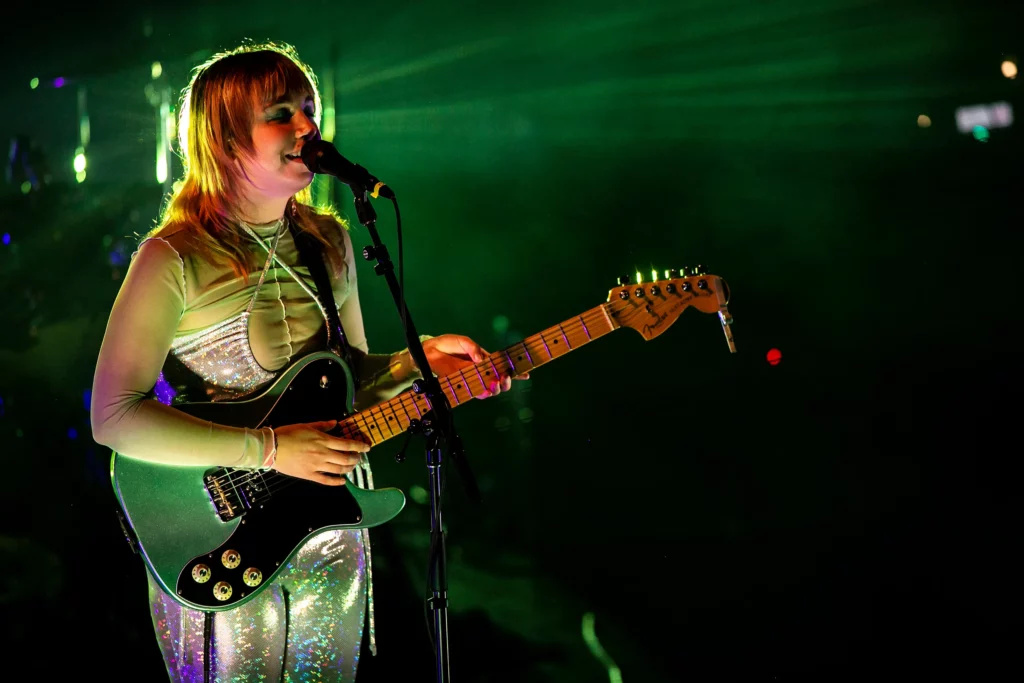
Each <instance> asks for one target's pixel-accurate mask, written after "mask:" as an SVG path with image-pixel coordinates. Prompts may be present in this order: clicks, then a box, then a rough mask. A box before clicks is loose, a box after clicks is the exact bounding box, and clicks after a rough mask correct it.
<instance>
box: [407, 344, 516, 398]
mask: <svg viewBox="0 0 1024 683" xmlns="http://www.w3.org/2000/svg"><path fill="white" fill-rule="evenodd" d="M423 353H424V354H426V356H427V362H428V363H430V369H431V370H433V371H434V374H435V375H437V376H438V377H445V376H447V375H450V374H452V373H453V372H457V371H459V370H461V369H462V368H464V367H466V366H469V365H473V364H475V363H482V362H483V361H485V360H487V356H489V355H490V353H488V352H487V351H485V350H484V348H483V347H482V346H480V345H479V344H477V343H476V342H475V341H473V340H472V339H470V338H469V337H464V336H462V335H461V334H442V335H438V336H436V337H431V338H430V339H427V340H426V341H424V342H423ZM529 378H530V374H529V373H523V374H521V375H518V376H517V377H515V379H529ZM512 379H513V378H512V377H510V376H509V375H507V374H505V375H501V376H500V377H498V378H497V379H494V380H491V381H490V382H489V384H490V386H488V387H487V388H486V390H485V391H484V392H483V393H481V394H476V395H475V396H474V397H473V398H488V397H489V396H495V395H497V394H500V393H501V392H502V391H508V390H509V389H511V388H512Z"/></svg>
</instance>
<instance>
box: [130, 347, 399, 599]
mask: <svg viewBox="0 0 1024 683" xmlns="http://www.w3.org/2000/svg"><path fill="white" fill-rule="evenodd" d="M352 395H353V381H352V374H351V372H350V371H349V369H348V367H347V366H346V365H345V363H344V362H343V361H342V360H341V359H340V358H338V357H337V356H335V355H334V354H332V353H329V352H318V353H313V354H310V355H308V356H305V357H303V358H301V359H299V360H298V361H296V362H295V363H293V364H292V365H291V366H289V367H288V368H287V369H286V370H285V371H284V372H282V373H281V375H280V376H279V377H278V378H277V380H275V381H274V383H273V384H272V385H271V386H270V387H269V388H268V389H266V390H265V391H263V392H262V393H261V394H259V395H258V396H255V397H253V398H250V399H246V400H242V401H232V402H223V403H216V402H214V403H185V404H181V405H178V406H175V407H176V408H177V409H179V410H182V411H183V412H186V413H188V414H190V415H194V416H196V417H199V418H201V419H204V420H210V421H212V422H214V423H217V424H226V425H230V426H236V427H250V428H258V427H265V426H271V427H274V426H284V425H288V424H296V423H300V422H316V421H320V420H340V419H342V418H343V417H344V416H346V415H349V414H350V413H351V412H352ZM111 481H112V483H113V486H114V492H115V494H116V496H117V500H118V502H119V504H120V506H121V509H122V511H123V512H124V516H125V518H126V520H127V522H128V524H129V525H130V526H131V529H132V531H133V532H134V534H135V538H136V541H137V544H138V547H139V552H140V554H141V555H142V557H143V558H144V560H145V562H146V566H147V568H148V569H149V571H150V573H151V574H152V575H153V577H154V578H155V579H156V581H157V582H158V583H159V584H160V586H161V587H162V588H163V589H164V591H166V592H167V593H168V594H169V595H171V596H172V597H174V598H175V599H176V600H177V601H178V602H180V603H181V604H182V605H185V606H186V607H191V608H193V609H198V610H205V611H223V610H227V609H232V608H234V607H237V606H239V605H241V604H243V603H245V602H248V601H249V600H251V599H253V598H254V597H256V595H258V594H259V593H260V592H262V590H263V589H264V588H265V587H266V586H267V585H269V584H270V583H271V582H272V581H273V580H274V578H275V577H276V576H277V575H278V574H279V573H280V571H281V569H282V568H284V567H285V565H286V564H287V563H288V561H289V560H290V559H291V557H293V556H294V555H295V553H296V552H297V551H298V550H299V548H301V547H302V544H303V543H304V542H305V541H306V540H308V539H309V538H311V537H313V536H315V535H317V534H319V533H321V532H324V531H328V530H331V529H362V528H370V527H374V526H378V525H380V524H384V523H386V522H388V521H390V520H391V519H393V518H394V517H395V516H397V515H398V513H399V512H401V510H402V508H403V507H404V506H405V496H404V494H403V493H402V492H401V491H399V490H398V489H377V490H366V489H361V488H358V487H356V486H354V485H352V484H351V483H348V484H346V485H345V486H325V485H322V484H317V483H315V482H311V481H307V480H304V479H296V478H293V477H288V476H286V475H282V474H280V473H278V472H258V471H252V470H242V469H232V468H217V467H182V466H177V465H164V464H159V463H153V462H148V461H145V460H138V459H133V458H128V457H124V456H121V455H119V454H117V453H114V454H113V456H112V458H111Z"/></svg>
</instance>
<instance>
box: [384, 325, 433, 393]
mask: <svg viewBox="0 0 1024 683" xmlns="http://www.w3.org/2000/svg"><path fill="white" fill-rule="evenodd" d="M428 339H433V337H432V336H431V335H429V334H421V335H420V343H421V344H422V343H423V342H425V341H427V340H428ZM389 367H390V370H391V377H392V378H394V379H395V380H396V381H398V382H408V381H410V380H414V379H419V378H421V377H422V376H423V375H422V374H421V373H420V369H419V368H418V367H417V366H416V363H415V362H414V361H413V359H412V354H411V353H409V349H402V350H401V351H399V352H398V353H396V354H395V355H393V356H392V357H391V363H390V364H389Z"/></svg>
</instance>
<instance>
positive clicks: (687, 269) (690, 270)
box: [683, 266, 693, 277]
mask: <svg viewBox="0 0 1024 683" xmlns="http://www.w3.org/2000/svg"><path fill="white" fill-rule="evenodd" d="M691 275H693V268H691V267H690V266H683V277H690V276H691Z"/></svg>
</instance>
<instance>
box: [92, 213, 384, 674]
mask: <svg viewBox="0 0 1024 683" xmlns="http://www.w3.org/2000/svg"><path fill="white" fill-rule="evenodd" d="M253 231H254V232H255V233H258V234H254V235H253V238H254V243H255V244H256V245H259V247H262V248H263V249H264V251H263V254H264V256H266V253H267V251H269V248H268V242H266V241H264V240H270V239H275V240H276V239H280V245H277V243H276V242H274V246H275V247H278V246H279V247H280V248H277V259H276V260H273V262H272V260H271V259H268V260H267V266H266V267H265V268H264V269H263V273H262V275H261V276H260V278H259V282H258V283H256V284H255V286H253V285H252V284H251V283H250V282H249V280H250V279H251V278H237V277H234V276H233V275H232V274H231V273H230V271H229V269H227V267H226V266H225V267H221V268H219V269H218V268H215V267H213V266H211V265H210V264H209V263H208V262H206V261H204V260H200V259H198V257H197V256H195V254H194V253H193V252H191V251H190V250H189V249H188V247H187V243H186V242H185V241H184V240H183V239H182V237H181V236H180V235H177V236H175V235H171V236H169V237H166V238H163V239H154V240H149V241H147V242H144V243H143V245H142V246H141V247H140V251H139V252H138V253H139V254H144V255H145V254H147V253H148V256H147V257H146V258H145V259H144V262H145V264H146V265H144V266H140V267H144V268H154V269H156V268H161V269H162V270H161V271H160V272H159V273H156V274H154V273H148V274H147V275H146V278H147V280H146V281H147V282H150V281H151V282H156V283H158V284H159V283H161V282H163V283H164V285H163V286H165V288H166V289H168V291H169V294H168V295H167V298H168V299H170V300H172V301H178V300H180V311H181V313H180V316H179V317H178V319H177V325H176V327H175V333H174V338H173V340H172V341H171V344H170V353H169V354H168V356H167V359H166V361H165V362H164V364H163V368H162V370H161V372H160V374H159V377H158V378H157V382H156V386H155V387H154V389H153V391H152V392H151V393H150V394H149V396H150V397H153V398H156V399H157V400H158V401H160V402H161V403H163V404H165V405H173V404H175V403H179V402H182V401H185V400H224V399H230V398H236V397H240V396H244V395H246V394H249V393H252V392H254V391H256V390H258V389H259V388H261V387H262V386H264V385H265V384H267V383H268V382H269V381H270V380H271V379H273V378H274V377H275V376H276V374H277V370H279V369H280V368H282V367H284V366H285V365H286V364H287V363H288V362H289V361H291V360H293V359H294V358H295V357H297V356H299V355H303V354H305V353H306V352H308V351H310V350H313V349H314V348H317V347H318V346H320V347H322V343H323V334H322V327H323V316H322V313H321V311H320V310H319V308H318V307H317V306H316V305H315V304H311V302H310V299H311V297H310V296H309V293H310V291H311V289H310V288H311V287H312V286H313V285H312V279H311V278H310V277H309V275H308V271H306V270H304V269H302V268H300V267H297V266H294V264H295V263H296V262H297V255H296V253H295V249H294V243H293V242H292V240H291V236H290V234H289V233H288V231H287V230H285V229H283V221H282V222H278V223H276V224H272V225H269V226H253ZM346 240H347V238H346ZM339 246H340V248H346V247H348V249H349V251H350V250H351V249H350V245H349V244H347V243H346V244H345V245H339ZM168 248H169V249H170V250H173V256H172V252H171V251H170V250H169V249H168ZM289 261H291V263H292V264H293V266H294V267H293V266H289V265H288V262H289ZM133 265H136V264H134V263H133ZM271 266H273V267H271ZM346 266H347V268H346V271H347V272H346V273H345V276H344V277H343V278H341V279H340V280H339V281H338V282H337V283H336V290H335V292H334V298H335V301H336V303H337V304H338V305H339V307H340V306H341V304H342V302H344V300H345V299H346V298H347V296H348V294H349V292H350V286H349V282H348V281H349V279H350V277H349V272H351V271H352V268H351V266H352V262H351V258H350V254H347V255H346ZM164 271H166V272H164ZM138 277H139V280H138V281H139V282H142V279H141V276H138ZM131 278H132V274H131V272H130V273H129V276H128V278H126V280H130V279H131ZM133 282H134V281H133ZM132 286H134V287H136V288H139V287H143V286H144V285H142V284H132V283H129V285H128V288H129V289H130V288H131V287H132ZM154 287H156V285H154ZM158 293H159V292H158ZM146 295H147V296H149V297H153V296H154V294H153V293H152V292H147V293H146ZM129 296H130V293H129ZM119 298H120V295H119ZM163 300H164V299H163V298H162V295H161V298H159V300H157V301H155V302H154V303H153V306H154V308H155V309H158V310H159V309H160V306H159V303H160V302H161V301H163ZM243 303H244V304H245V306H244V310H238V308H240V307H241V305H242V304H243ZM116 305H117V304H115V306H116ZM178 305H179V304H173V305H168V306H166V307H165V308H166V310H167V311H174V310H176V306H178ZM154 315H158V314H157V313H154ZM159 315H163V316H164V317H166V315H168V313H166V311H165V312H164V313H162V314H159ZM361 332H362V327H361V318H360V324H359V333H360V334H361ZM254 338H255V339H258V340H259V349H258V350H259V351H260V354H261V355H262V358H263V359H264V360H263V363H264V364H261V362H260V361H259V360H257V353H254V344H253V339H254ZM349 341H350V343H352V344H353V346H355V345H356V344H357V343H359V344H362V345H363V347H365V342H364V341H363V340H362V339H352V338H351V336H350V339H349ZM271 368H276V369H271ZM126 403H130V401H128V402H126ZM131 405H133V406H137V405H138V403H132V404H131ZM146 408H147V409H151V408H153V406H146ZM118 411H121V409H120V408H119V407H118V406H112V407H111V411H110V412H112V413H114V414H115V418H116V419H122V413H124V414H130V413H131V408H125V409H124V410H123V411H121V412H118ZM158 418H159V414H157V413H154V414H153V415H151V416H149V418H148V419H151V420H153V421H155V420H156V419H158ZM107 419H110V418H107ZM131 419H132V420H139V419H140V418H139V417H137V416H132V417H131ZM142 421H143V422H145V421H146V420H142ZM149 426H150V427H151V432H152V431H156V432H158V434H157V435H156V436H155V437H154V436H153V435H152V434H150V433H146V432H145V431H144V430H143V428H144V427H146V425H145V424H143V425H142V427H141V428H138V429H137V428H136V427H135V426H134V425H133V424H132V423H131V420H126V424H125V426H124V427H123V431H127V432H132V431H133V430H136V431H137V434H135V435H134V440H132V441H131V442H130V443H131V444H132V445H133V447H134V448H135V449H136V453H137V455H138V457H150V458H151V459H156V456H155V455H153V452H155V451H157V450H161V453H165V454H166V455H161V456H160V457H162V458H163V459H164V461H167V462H173V463H179V464H180V463H186V462H188V458H189V457H192V456H191V455H190V454H191V453H193V452H197V451H204V450H206V449H208V448H211V446H209V444H207V443H206V441H207V439H205V438H203V437H204V432H203V431H202V430H196V429H193V428H192V427H189V428H190V429H193V431H190V432H188V433H187V434H186V433H185V428H184V427H181V428H180V429H178V430H177V431H180V432H181V433H179V434H176V433H174V432H175V431H176V429H175V428H174V427H168V426H164V425H162V424H161V425H157V424H155V423H154V424H151V425H149ZM161 428H162V429H163V433H160V430H161ZM209 429H210V435H211V437H210V438H212V439H215V440H216V439H220V440H222V441H223V442H224V443H228V439H229V438H233V439H234V441H232V442H231V443H234V444H236V445H235V446H234V448H240V449H241V452H240V454H239V456H238V459H237V466H258V465H259V463H260V462H261V457H262V453H263V450H264V447H265V446H266V444H265V443H264V441H263V440H262V438H261V435H260V433H259V431H258V430H238V429H230V430H229V429H223V428H220V427H219V426H217V425H210V427H209ZM154 439H155V441H154ZM161 441H162V443H161ZM128 455H132V453H130V452H129V453H128ZM202 457H209V456H208V455H205V454H204V455H203V456H202ZM195 458H196V459H197V460H198V459H199V458H200V456H195ZM360 480H361V477H360ZM364 539H366V535H365V532H360V531H351V530H336V531H328V532H325V533H322V534H319V535H318V536H316V537H314V538H313V539H311V540H310V541H309V542H307V543H306V544H305V545H304V546H303V547H302V548H301V549H300V550H299V552H298V553H297V554H296V555H295V557H294V558H293V559H292V561H291V562H290V563H289V564H288V565H287V566H286V569H285V571H283V572H282V573H281V574H280V575H279V577H278V578H277V579H276V580H275V581H274V582H273V583H272V584H271V585H269V586H268V587H267V588H265V589H264V590H263V591H262V592H261V593H260V595H259V596H257V597H256V598H254V599H253V600H251V601H250V602H248V603H246V604H244V605H242V606H240V607H238V608H235V609H232V610H229V611H226V612H217V613H214V614H213V615H212V622H210V623H207V622H208V617H207V615H206V614H204V613H203V612H200V611H195V610H191V609H188V608H185V607H183V606H182V605H180V604H179V603H177V602H176V601H174V600H173V599H172V598H171V597H170V596H169V595H167V594H166V593H164V592H163V590H162V589H161V588H160V587H159V586H158V585H157V584H156V582H155V581H153V579H152V577H148V578H149V598H150V606H151V615H152V619H153V626H154V629H155V631H156V635H157V640H158V642H159V645H160V648H161V651H162V654H163V658H164V662H165V664H166V666H167V672H168V674H169V676H170V679H171V681H173V682H174V683H202V682H203V681H204V680H205V675H206V672H205V671H204V668H205V667H207V666H208V668H209V680H210V681H215V682H219V683H227V682H228V681H231V682H236V681H314V680H315V681H328V682H329V681H337V682H341V681H352V680H354V679H355V673H356V667H357V664H358V661H359V656H360V644H361V642H362V638H363V627H364V622H365V621H366V617H367V603H368V592H369V583H370V582H369V576H368V569H369V567H368V564H369V562H368V555H369V553H368V545H366V544H365V543H364ZM370 595H372V592H370ZM371 609H372V608H371ZM371 616H372V614H371ZM208 626H209V628H208ZM371 630H372V621H371ZM207 652H209V660H208V662H207V661H206V657H207Z"/></svg>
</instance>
